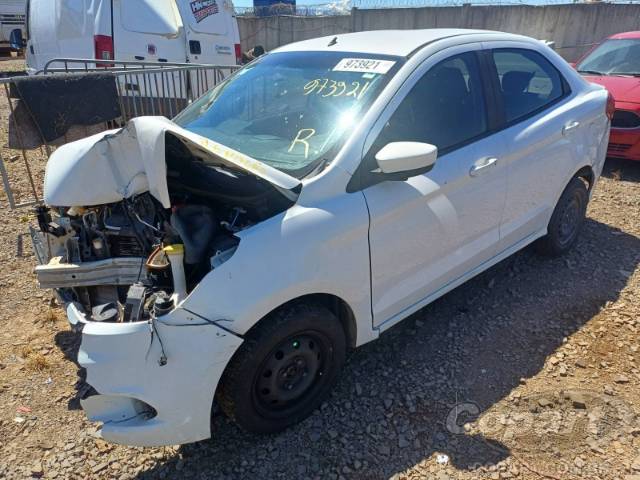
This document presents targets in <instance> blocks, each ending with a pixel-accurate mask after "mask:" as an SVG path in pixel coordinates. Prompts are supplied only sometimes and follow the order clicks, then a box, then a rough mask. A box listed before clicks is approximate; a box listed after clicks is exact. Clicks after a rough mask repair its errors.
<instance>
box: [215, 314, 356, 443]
mask: <svg viewBox="0 0 640 480" xmlns="http://www.w3.org/2000/svg"><path fill="white" fill-rule="evenodd" d="M345 356H346V339H345V333H344V329H343V328H342V325H341V324H340V321H339V320H338V319H337V318H336V316H335V315H334V314H333V313H332V312H331V311H329V310H328V309H327V308H326V307H324V306H322V305H315V304H313V305H307V304H302V303H299V304H293V305H290V306H287V307H285V308H283V309H281V310H279V311H277V312H275V313H274V314H272V315H271V316H269V317H267V318H265V319H263V320H262V321H261V322H260V323H259V324H258V325H257V326H256V327H255V328H254V329H253V330H251V331H250V332H249V333H248V334H247V336H246V338H245V342H244V343H243V344H242V345H241V346H240V348H239V349H238V351H237V352H236V354H235V355H234V356H233V358H232V359H231V361H230V362H229V365H228V366H227V369H226V370H225V373H224V375H223V377H222V379H221V384H220V387H219V389H218V393H217V399H218V403H219V404H220V407H221V408H222V410H223V411H224V412H225V414H226V415H227V416H229V417H230V418H232V419H233V420H235V421H236V423H238V424H239V425H240V426H241V427H242V428H244V429H245V430H247V431H250V432H256V433H271V432H277V431H280V430H283V429H285V428H287V427H288V426H290V425H292V424H294V423H297V422H299V421H301V420H303V419H304V418H306V417H307V416H309V415H310V414H311V413H312V412H313V410H315V409H316V408H317V407H318V406H319V405H320V403H321V402H322V401H323V400H324V399H325V398H326V396H327V395H328V394H329V392H330V391H331V388H332V387H333V385H334V384H335V381H336V380H337V377H338V374H339V372H340V370H341V368H342V365H343V364H344V360H345Z"/></svg>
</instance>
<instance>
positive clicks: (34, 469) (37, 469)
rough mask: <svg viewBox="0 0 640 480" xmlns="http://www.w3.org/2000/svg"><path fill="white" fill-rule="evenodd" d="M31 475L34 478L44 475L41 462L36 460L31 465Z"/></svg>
mask: <svg viewBox="0 0 640 480" xmlns="http://www.w3.org/2000/svg"><path fill="white" fill-rule="evenodd" d="M31 475H33V476H34V477H36V478H40V477H42V476H43V475H44V469H43V468H42V463H41V462H40V461H39V460H38V461H36V462H35V463H34V464H33V465H32V466H31Z"/></svg>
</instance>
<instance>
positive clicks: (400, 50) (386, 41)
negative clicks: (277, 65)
mask: <svg viewBox="0 0 640 480" xmlns="http://www.w3.org/2000/svg"><path fill="white" fill-rule="evenodd" d="M478 34H492V35H496V34H498V35H500V36H501V39H504V40H510V39H517V40H522V39H523V38H526V37H522V36H520V35H512V34H509V33H504V32H496V31H491V30H471V29H463V28H429V29H424V30H371V31H366V32H355V33H344V34H338V35H329V36H327V37H320V38H314V39H311V40H303V41H301V42H296V43H290V44H289V45H285V46H283V47H280V48H278V49H277V50H275V51H277V52H299V51H332V52H336V51H337V52H358V53H369V54H378V55H395V56H401V57H406V56H408V55H410V54H411V53H412V52H414V51H415V50H417V49H418V48H420V47H422V46H424V45H426V44H428V43H432V42H435V41H437V40H442V39H445V38H450V37H458V36H463V35H478ZM334 38H335V39H336V40H335V43H334V41H333V39H334Z"/></svg>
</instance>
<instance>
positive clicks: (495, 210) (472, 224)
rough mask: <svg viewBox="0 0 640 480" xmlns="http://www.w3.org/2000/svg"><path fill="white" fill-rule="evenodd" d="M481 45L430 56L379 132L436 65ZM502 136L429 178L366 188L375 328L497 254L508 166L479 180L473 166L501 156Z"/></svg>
mask: <svg viewBox="0 0 640 480" xmlns="http://www.w3.org/2000/svg"><path fill="white" fill-rule="evenodd" d="M479 49H480V44H479V43H475V44H465V45H463V46H456V47H451V48H445V49H443V50H441V51H439V52H438V53H436V54H434V55H432V56H431V57H429V58H428V59H427V60H426V61H425V62H423V64H422V65H421V66H420V67H419V68H418V69H416V70H415V71H413V72H412V74H411V75H410V76H409V78H408V79H407V81H406V82H405V83H404V84H403V85H402V88H401V89H400V90H399V91H398V92H397V95H396V99H397V101H395V102H394V101H392V102H390V103H389V107H388V108H387V109H386V111H385V113H384V114H383V115H382V116H381V117H380V119H379V120H378V122H377V123H378V127H379V128H376V127H374V128H373V129H372V133H373V132H375V133H376V135H377V132H378V131H379V130H380V128H381V126H382V125H384V124H385V123H386V122H387V121H388V119H389V117H390V116H391V114H392V113H393V111H395V108H396V106H397V104H399V102H400V100H401V99H403V98H404V97H405V95H406V94H407V93H409V91H410V90H411V89H412V88H413V86H414V85H415V83H416V82H417V81H418V80H419V79H420V78H421V77H422V76H423V75H424V74H425V73H426V72H427V71H428V70H429V69H430V68H431V67H432V66H434V65H435V64H437V63H438V62H440V61H442V60H444V59H446V58H448V57H450V56H452V55H456V54H458V53H462V52H466V51H473V50H479ZM376 135H372V136H374V137H375V136H376ZM501 135H502V134H501V133H496V134H494V135H490V136H489V137H486V138H483V139H480V140H478V141H476V142H473V143H471V144H469V145H467V146H464V147H462V148H459V149H457V150H455V151H453V152H450V153H448V154H445V155H443V156H442V157H440V158H439V159H438V161H436V165H435V167H434V168H433V170H431V171H430V172H428V173H426V174H424V175H419V176H416V177H413V178H410V179H408V180H407V181H405V182H383V183H380V184H378V185H374V186H373V187H369V188H367V189H365V190H364V194H365V197H366V199H367V205H368V207H369V212H370V216H371V227H370V245H371V247H370V248H371V272H372V280H371V284H372V298H373V316H374V325H375V326H379V325H381V324H382V323H384V322H386V321H387V320H389V319H390V318H391V317H394V316H396V315H397V313H398V312H402V311H403V310H405V309H408V308H410V307H411V306H412V305H414V304H416V303H418V302H420V301H421V300H422V299H423V298H425V297H427V296H428V295H429V294H431V293H433V292H434V291H436V290H437V289H439V288H440V286H442V285H444V284H448V283H450V282H451V281H453V280H455V279H456V278H458V277H459V276H461V275H463V274H464V273H465V272H467V271H469V270H470V269H472V268H473V267H474V266H476V265H479V264H481V263H483V262H485V261H487V260H488V259H490V258H491V257H493V256H494V255H496V254H497V253H498V250H497V248H498V242H499V239H500V218H501V216H502V209H503V207H504V202H505V195H506V187H507V175H506V168H504V166H503V165H502V164H501V163H497V164H496V165H495V166H493V167H491V168H490V171H489V170H488V171H487V172H486V174H484V175H480V176H478V177H473V178H472V177H470V176H469V171H470V168H471V167H472V166H473V165H474V164H475V163H476V162H478V161H479V160H481V159H483V158H490V157H500V156H501V154H502V152H503V150H504V145H503V143H502V141H501ZM399 232H402V233H401V234H399ZM390 245H393V248H389V246H390Z"/></svg>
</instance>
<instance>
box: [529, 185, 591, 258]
mask: <svg viewBox="0 0 640 480" xmlns="http://www.w3.org/2000/svg"><path fill="white" fill-rule="evenodd" d="M588 202H589V192H588V190H587V187H586V185H585V183H584V182H583V181H582V180H581V179H580V178H574V179H573V180H571V182H569V185H567V188H565V190H564V192H562V195H561V197H560V200H558V204H557V205H556V208H555V210H554V211H553V215H551V220H550V221H549V226H548V228H547V235H545V236H544V237H542V238H541V239H540V240H538V242H537V244H536V248H537V250H538V252H539V253H541V254H543V255H547V256H552V257H557V256H559V255H562V254H564V253H566V252H567V251H569V250H570V249H571V247H572V246H573V245H574V243H575V242H576V240H577V239H578V234H579V233H580V230H581V228H582V225H583V224H584V219H585V216H586V212H587V203H588Z"/></svg>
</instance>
